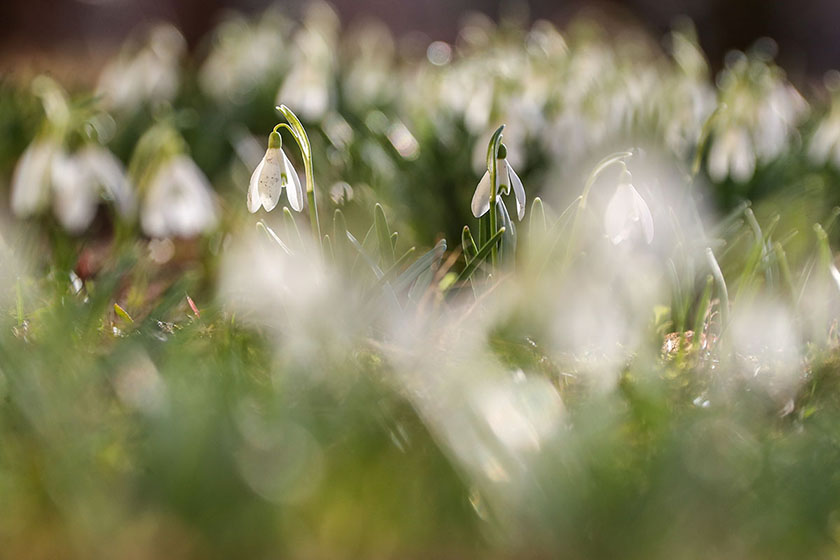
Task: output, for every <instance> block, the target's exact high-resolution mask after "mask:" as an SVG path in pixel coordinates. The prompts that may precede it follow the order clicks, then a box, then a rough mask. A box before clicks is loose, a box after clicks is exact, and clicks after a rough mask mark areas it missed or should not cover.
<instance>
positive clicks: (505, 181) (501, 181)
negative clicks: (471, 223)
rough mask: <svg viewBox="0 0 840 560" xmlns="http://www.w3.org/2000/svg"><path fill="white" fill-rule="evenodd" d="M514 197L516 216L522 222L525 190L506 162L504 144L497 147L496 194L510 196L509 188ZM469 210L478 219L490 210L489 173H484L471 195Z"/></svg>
mask: <svg viewBox="0 0 840 560" xmlns="http://www.w3.org/2000/svg"><path fill="white" fill-rule="evenodd" d="M511 186H512V187H513V194H514V195H515V197H516V215H517V217H518V218H519V219H520V220H522V218H524V217H525V189H524V188H523V187H522V181H521V180H520V179H519V175H517V174H516V171H514V170H513V167H511V165H510V163H508V160H507V148H505V146H504V144H502V145H501V146H500V147H499V157H498V159H497V167H496V193H497V194H498V195H502V194H510V187H511ZM470 207H471V209H472V213H473V216H475V217H476V218H480V217H481V216H483V215H484V214H486V213H487V211H488V210H490V171H489V170H488V171H485V172H484V176H483V177H482V178H481V181H479V183H478V186H477V187H476V188H475V194H473V198H472V204H471V206H470Z"/></svg>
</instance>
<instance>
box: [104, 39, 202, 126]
mask: <svg viewBox="0 0 840 560" xmlns="http://www.w3.org/2000/svg"><path fill="white" fill-rule="evenodd" d="M186 48H187V43H186V41H185V40H184V37H183V35H181V32H180V31H178V30H177V29H176V28H175V27H173V26H172V25H168V24H162V25H158V26H156V27H154V28H153V29H152V30H151V31H150V32H149V37H148V40H147V42H146V44H145V45H144V46H143V47H141V48H140V49H138V50H136V51H135V52H134V53H125V52H124V53H122V54H121V55H120V56H119V57H117V59H116V60H114V61H113V62H112V63H110V64H109V65H108V66H106V67H105V69H104V70H103V71H102V75H101V76H100V78H99V84H98V86H97V94H98V95H101V96H102V97H103V99H104V102H105V104H106V105H107V106H109V107H112V108H114V109H117V110H128V111H131V110H133V109H134V108H135V107H136V106H137V105H138V104H140V103H143V102H144V101H150V102H161V101H168V100H171V99H172V98H173V97H174V96H175V94H176V93H177V92H178V87H179V83H180V80H179V77H178V73H179V66H180V62H181V58H182V57H183V55H184V54H185V53H186Z"/></svg>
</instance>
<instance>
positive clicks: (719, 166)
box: [708, 138, 729, 183]
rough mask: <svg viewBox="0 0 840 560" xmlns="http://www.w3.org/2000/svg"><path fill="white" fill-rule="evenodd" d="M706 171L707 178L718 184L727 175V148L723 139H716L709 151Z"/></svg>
mask: <svg viewBox="0 0 840 560" xmlns="http://www.w3.org/2000/svg"><path fill="white" fill-rule="evenodd" d="M708 169H709V177H711V178H712V181H715V182H718V183H719V182H721V181H723V180H724V179H726V176H727V175H729V147H728V146H727V143H726V142H725V141H724V138H717V139H716V140H715V142H714V143H713V144H712V147H711V148H710V149H709V159H708Z"/></svg>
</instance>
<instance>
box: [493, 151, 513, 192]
mask: <svg viewBox="0 0 840 560" xmlns="http://www.w3.org/2000/svg"><path fill="white" fill-rule="evenodd" d="M509 169H510V165H509V164H508V162H507V159H500V160H497V161H496V196H497V197H499V196H502V195H503V194H504V195H508V194H510V173H509V171H508V170H509Z"/></svg>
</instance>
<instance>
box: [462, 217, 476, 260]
mask: <svg viewBox="0 0 840 560" xmlns="http://www.w3.org/2000/svg"><path fill="white" fill-rule="evenodd" d="M461 247H462V249H463V251H464V258H465V259H466V260H467V261H469V260H470V259H472V258H474V257H475V255H476V254H477V253H478V247H476V245H475V240H474V239H473V236H472V233H470V226H464V229H463V230H461Z"/></svg>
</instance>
